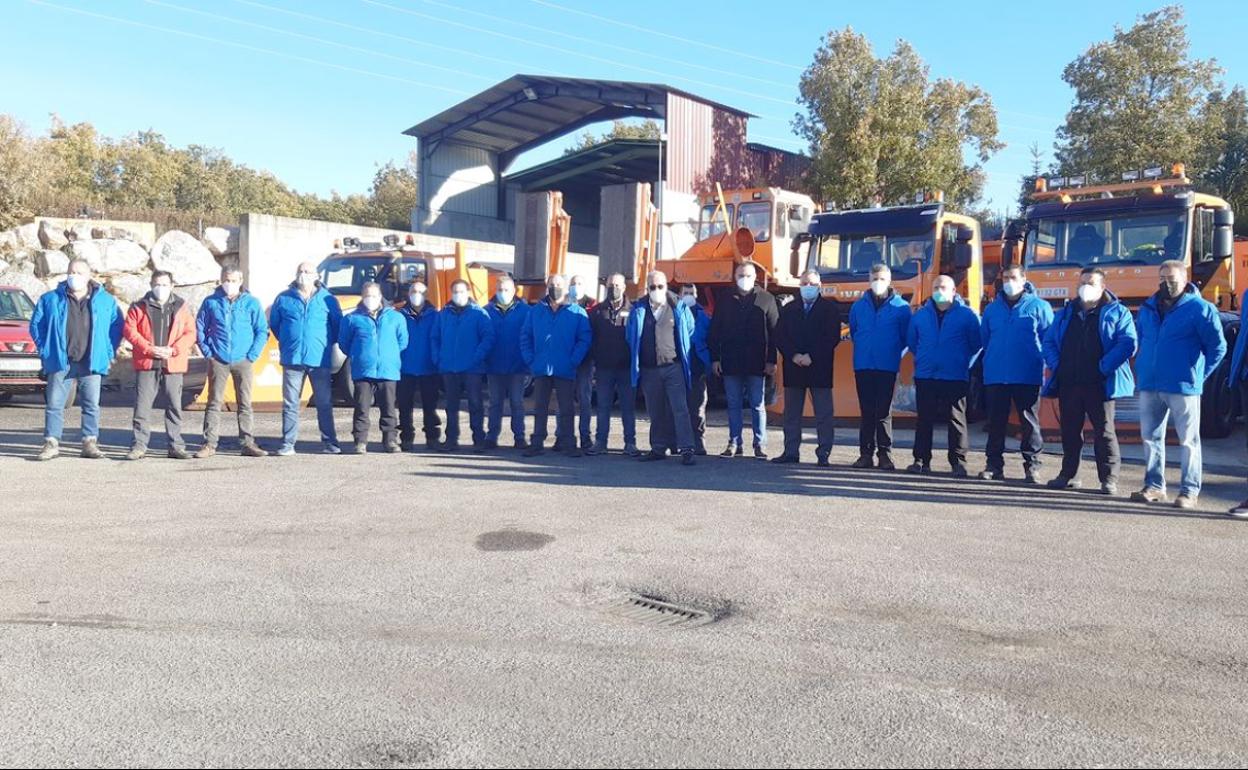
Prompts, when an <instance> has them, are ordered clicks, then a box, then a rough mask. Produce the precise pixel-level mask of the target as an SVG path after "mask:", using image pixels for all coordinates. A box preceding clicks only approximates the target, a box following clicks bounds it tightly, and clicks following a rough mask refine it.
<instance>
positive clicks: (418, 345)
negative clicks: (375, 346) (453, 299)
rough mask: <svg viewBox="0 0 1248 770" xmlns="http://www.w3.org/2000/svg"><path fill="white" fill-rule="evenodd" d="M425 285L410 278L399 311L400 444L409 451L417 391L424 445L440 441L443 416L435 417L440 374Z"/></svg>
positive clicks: (435, 312) (435, 315)
mask: <svg viewBox="0 0 1248 770" xmlns="http://www.w3.org/2000/svg"><path fill="white" fill-rule="evenodd" d="M426 293H427V288H426V286H425V284H424V282H423V281H413V282H412V285H411V286H409V287H408V290H407V304H406V305H404V306H403V309H402V310H400V311H399V312H400V313H402V315H403V320H404V321H405V322H406V323H407V347H405V348H403V355H402V357H401V361H400V367H399V369H400V375H401V377H400V379H399V385H398V388H397V391H398V399H399V448H400V449H402V450H403V451H404V452H409V451H411V449H412V447H413V445H414V443H415V439H416V425H415V422H414V421H413V420H412V411H413V410H414V409H415V408H416V394H417V393H419V394H420V411H421V417H422V423H423V425H422V429H423V431H424V434H425V447H426V448H427V449H433V450H436V449H437V448H438V446H439V445H440V444H441V442H442V419H441V418H440V417H438V391H439V389H440V388H441V387H442V378H441V377H440V376H439V375H438V366H437V364H435V363H434V362H433V333H434V330H435V329H436V328H437V325H438V309H437V308H435V307H433V306H432V305H430V304H429V302H428V301H427V300H426V299H425V295H426Z"/></svg>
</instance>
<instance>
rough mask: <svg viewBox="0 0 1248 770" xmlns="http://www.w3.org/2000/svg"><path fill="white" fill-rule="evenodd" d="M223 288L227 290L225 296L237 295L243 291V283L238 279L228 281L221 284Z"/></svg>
mask: <svg viewBox="0 0 1248 770" xmlns="http://www.w3.org/2000/svg"><path fill="white" fill-rule="evenodd" d="M221 288H222V289H224V290H225V296H227V297H237V296H238V293H239V292H240V291H242V289H243V285H242V284H241V283H239V282H237V281H226V282H225V283H223V284H221Z"/></svg>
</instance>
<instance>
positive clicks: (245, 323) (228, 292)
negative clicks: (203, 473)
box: [195, 267, 269, 460]
mask: <svg viewBox="0 0 1248 770" xmlns="http://www.w3.org/2000/svg"><path fill="white" fill-rule="evenodd" d="M195 330H196V333H197V337H198V340H199V350H200V352H201V353H203V354H204V358H207V359H208V362H209V363H208V366H209V369H208V408H207V409H205V410H204V445H203V446H201V447H200V448H199V451H198V452H196V453H195V456H196V457H197V458H199V459H201V460H202V459H204V458H206V457H212V456H213V455H214V454H216V453H217V438H218V436H217V430H218V428H219V427H220V425H221V408H222V407H223V406H224V404H225V386H226V382H227V381H228V380H229V379H231V378H233V380H234V398H235V400H236V401H237V403H238V438H239V440H240V441H241V442H242V454H243V456H245V457H264V456H265V455H266V454H268V452H265V451H264V450H263V449H261V448H260V447H258V446H256V438H255V436H254V435H253V434H252V416H251V380H252V375H251V365H252V364H253V363H255V362H256V359H258V358H260V352H261V351H262V350H264V345H265V343H267V342H268V341H269V324H268V322H267V321H265V319H264V308H263V307H261V306H260V300H258V299H256V298H255V296H254V295H252V294H251V292H249V291H247V290H246V289H244V288H243V273H242V271H241V270H239V269H238V268H237V267H226V268H223V269H222V270H221V285H220V286H218V287H217V290H216V291H214V292H213V293H212V294H211V295H210V296H209V297H208V298H207V299H205V300H204V302H203V304H201V305H200V306H199V315H197V316H196V318H195Z"/></svg>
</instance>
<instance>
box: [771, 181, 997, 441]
mask: <svg viewBox="0 0 1248 770" xmlns="http://www.w3.org/2000/svg"><path fill="white" fill-rule="evenodd" d="M916 197H917V200H916V202H915V203H913V204H909V205H903V206H890V207H877V208H869V209H856V210H851V211H830V212H827V213H823V214H816V215H815V216H814V219H813V221H812V222H811V223H810V229H809V230H808V231H807V232H806V233H803V234H800V235H798V236H796V237H795V238H794V239H793V243H792V250H793V255H794V261H795V262H796V261H800V262H801V264H802V265H803V267H806V266H809V267H810V268H812V269H815V270H818V271H819V275H820V277H821V278H822V281H823V296H824V297H825V298H826V299H830V300H833V301H835V302H837V303H839V304H840V306H841V318H842V319H844V321H845V323H846V324H848V321H849V311H850V308H851V307H852V305H853V303H854V302H856V301H857V300H858V299H859V298H861V297H862V295H863V294H864V293H865V292H867V291H870V284H871V266H872V265H875V264H877V263H882V264H885V265H887V266H888V267H889V269H890V270H891V271H892V276H893V289H894V290H895V291H896V292H897V293H898V294H899V295H900V296H901V297H902V298H903V299H905V300H906V301H907V302H908V303H909V304H910V308H911V310H912V311H913V310H914V309H917V308H918V307H919V306H920V305H922V304H923V302H925V301H926V300H927V298H928V296H929V295H930V293H931V286H932V283H933V282H934V281H935V280H936V278H937V277H939V276H941V275H945V274H947V275H950V276H952V277H953V280H954V283H955V284H957V291H958V294H960V295H961V296H962V299H963V300H965V301H966V303H967V305H969V306H970V307H971V309H972V310H974V311H975V312H976V313H978V312H979V310H980V300H981V299H982V297H983V252H982V249H983V244H982V242H981V240H980V230H979V222H978V221H977V220H976V219H975V218H974V217H970V216H966V215H963V214H957V213H954V212H952V211H949V210H948V209H947V208H946V207H945V204H944V203H943V197H944V196H943V195H942V194H941V193H936V194H935V195H923V194H920V195H918V196H916ZM848 331H849V329H848V326H846V327H845V334H844V336H843V338H842V341H841V344H840V345H839V346H838V347H837V351H836V364H835V369H834V376H833V390H832V393H833V396H832V399H833V403H835V404H836V416H837V417H838V418H842V417H859V416H861V414H862V413H861V411H860V410H859V407H858V392H857V389H856V388H855V387H854V352H853V342H852V340H849V339H848ZM982 382H983V378H982V376H981V375H980V374H979V370H978V367H976V369H975V370H974V371H972V373H971V394H972V397H971V403H975V402H976V400H977V399H978V395H977V394H978V393H979V392H980V390H981V389H982ZM893 407H894V410H895V411H899V412H914V411H915V401H914V361H913V359H912V357H910V356H904V357H903V358H902V361H901V371H900V372H899V373H898V379H897V390H896V395H894V397H893Z"/></svg>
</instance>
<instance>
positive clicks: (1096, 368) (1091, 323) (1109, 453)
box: [1044, 267, 1136, 495]
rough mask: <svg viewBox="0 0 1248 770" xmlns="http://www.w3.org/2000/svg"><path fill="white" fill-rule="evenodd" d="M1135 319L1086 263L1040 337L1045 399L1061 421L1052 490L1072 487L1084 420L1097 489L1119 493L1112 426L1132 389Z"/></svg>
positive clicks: (1075, 482)
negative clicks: (1119, 402)
mask: <svg viewBox="0 0 1248 770" xmlns="http://www.w3.org/2000/svg"><path fill="white" fill-rule="evenodd" d="M1135 347H1136V338H1135V322H1134V321H1132V320H1131V311H1130V310H1128V309H1127V308H1126V306H1125V305H1123V304H1122V303H1121V302H1119V301H1118V298H1117V297H1115V296H1114V295H1113V293H1112V292H1110V291H1109V290H1108V289H1106V288H1105V272H1104V271H1103V270H1101V269H1100V268H1099V267H1086V268H1084V269H1083V273H1082V274H1081V275H1080V276H1079V289H1078V297H1077V298H1076V299H1073V300H1070V301H1069V302H1067V303H1066V305H1065V306H1064V307H1063V308H1062V309H1061V311H1059V312H1058V314H1057V316H1056V317H1055V318H1054V319H1053V325H1052V326H1050V327H1049V330H1048V332H1047V333H1046V334H1045V335H1044V363H1045V366H1047V367H1048V370H1049V380H1048V382H1046V383H1045V384H1044V395H1045V396H1046V397H1050V398H1051V397H1053V396H1057V405H1058V411H1060V412H1061V422H1062V470H1061V472H1060V473H1058V475H1057V477H1056V478H1054V479H1052V480H1051V481H1049V484H1048V486H1049V487H1050V488H1051V489H1077V488H1078V487H1079V480H1078V479H1077V478H1075V475H1076V474H1077V473H1078V472H1079V459H1080V455H1082V453H1083V423H1084V420H1085V419H1086V420H1088V421H1089V422H1091V423H1092V435H1093V436H1094V437H1095V438H1094V443H1093V446H1094V447H1095V451H1096V472H1097V476H1098V477H1099V478H1100V481H1101V493H1102V494H1106V495H1116V494H1118V469H1119V467H1120V466H1121V460H1120V458H1119V453H1118V433H1117V431H1116V430H1115V429H1114V412H1115V403H1114V400H1115V399H1119V398H1126V397H1128V396H1130V395H1132V394H1133V393H1134V392H1135V379H1134V377H1132V375H1131V356H1133V355H1135Z"/></svg>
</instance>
